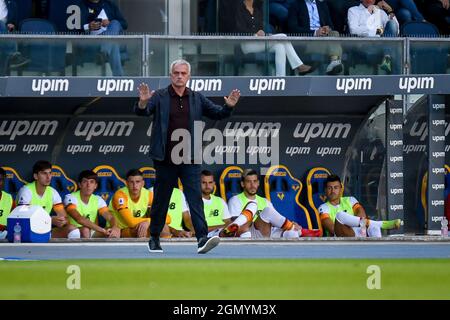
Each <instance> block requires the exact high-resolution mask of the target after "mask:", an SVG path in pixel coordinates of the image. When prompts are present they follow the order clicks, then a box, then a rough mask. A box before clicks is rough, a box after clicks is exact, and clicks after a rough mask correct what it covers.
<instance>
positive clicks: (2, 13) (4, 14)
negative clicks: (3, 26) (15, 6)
mask: <svg viewBox="0 0 450 320" xmlns="http://www.w3.org/2000/svg"><path fill="white" fill-rule="evenodd" d="M7 18H8V8H7V7H6V3H5V0H0V21H2V22H4V23H6V20H7Z"/></svg>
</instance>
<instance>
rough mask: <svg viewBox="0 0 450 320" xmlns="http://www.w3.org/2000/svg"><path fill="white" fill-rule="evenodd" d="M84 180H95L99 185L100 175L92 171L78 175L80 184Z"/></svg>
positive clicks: (85, 171)
mask: <svg viewBox="0 0 450 320" xmlns="http://www.w3.org/2000/svg"><path fill="white" fill-rule="evenodd" d="M83 179H94V180H95V182H97V183H98V175H97V174H96V173H95V172H94V171H92V170H83V171H81V172H80V174H79V175H78V182H81V181H82V180H83Z"/></svg>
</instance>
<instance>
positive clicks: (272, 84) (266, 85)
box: [249, 79, 286, 94]
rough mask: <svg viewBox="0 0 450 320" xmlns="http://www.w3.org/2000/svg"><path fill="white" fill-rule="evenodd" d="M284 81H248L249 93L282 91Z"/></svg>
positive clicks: (284, 84) (284, 85)
mask: <svg viewBox="0 0 450 320" xmlns="http://www.w3.org/2000/svg"><path fill="white" fill-rule="evenodd" d="M285 87H286V81H285V80H284V79H250V86H249V89H250V91H257V92H258V94H261V92H262V91H284V88H285Z"/></svg>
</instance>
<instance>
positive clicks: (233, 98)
mask: <svg viewBox="0 0 450 320" xmlns="http://www.w3.org/2000/svg"><path fill="white" fill-rule="evenodd" d="M240 97H241V92H240V91H239V90H238V89H234V90H233V91H231V92H230V94H229V95H228V97H223V98H224V99H225V104H226V105H227V106H229V107H230V108H233V107H234V106H235V105H236V103H238V101H239V98H240Z"/></svg>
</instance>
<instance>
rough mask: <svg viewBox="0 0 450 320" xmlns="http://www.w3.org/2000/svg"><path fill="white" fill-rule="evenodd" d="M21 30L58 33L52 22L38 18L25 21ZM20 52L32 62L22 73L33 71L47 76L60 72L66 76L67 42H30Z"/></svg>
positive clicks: (20, 26)
mask: <svg viewBox="0 0 450 320" xmlns="http://www.w3.org/2000/svg"><path fill="white" fill-rule="evenodd" d="M19 30H20V31H21V32H24V33H33V34H55V33H56V31H57V30H56V27H55V25H54V24H53V23H52V22H50V21H48V20H45V19H38V18H31V19H25V20H23V21H22V22H21V23H20V25H19ZM20 51H21V52H22V53H23V54H24V55H25V56H26V57H28V58H29V59H30V60H31V61H30V63H29V64H27V65H26V66H25V67H23V68H22V69H21V70H20V72H23V71H32V72H39V73H40V74H45V75H50V74H51V73H52V72H58V73H59V75H62V76H63V75H65V67H66V60H65V55H66V45H65V42H56V41H50V40H48V39H47V40H42V39H41V40H39V41H35V40H28V41H27V42H25V43H24V44H23V45H22V46H21V50H20Z"/></svg>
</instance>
